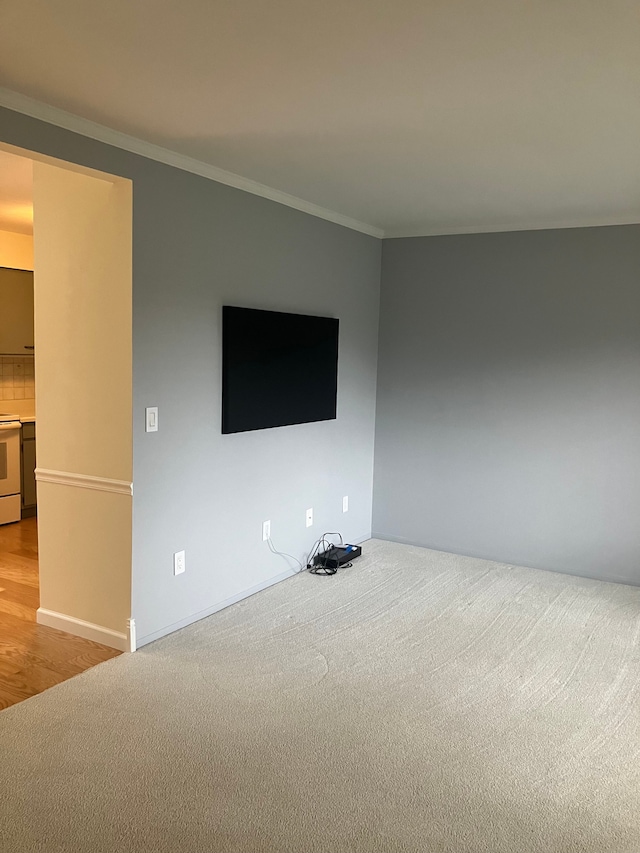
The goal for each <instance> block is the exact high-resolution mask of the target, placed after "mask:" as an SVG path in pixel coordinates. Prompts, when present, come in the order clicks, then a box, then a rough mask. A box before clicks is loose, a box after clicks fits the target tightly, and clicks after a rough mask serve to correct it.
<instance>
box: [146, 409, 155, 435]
mask: <svg viewBox="0 0 640 853" xmlns="http://www.w3.org/2000/svg"><path fill="white" fill-rule="evenodd" d="M144 411H145V415H146V430H147V432H158V407H157V406H151V407H149V408H146V409H145V410H144Z"/></svg>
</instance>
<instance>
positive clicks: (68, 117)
mask: <svg viewBox="0 0 640 853" xmlns="http://www.w3.org/2000/svg"><path fill="white" fill-rule="evenodd" d="M0 107H6V108H7V109H9V110H13V111H14V112H17V113H22V114H23V115H27V116H30V117H31V118H36V119H39V120H40V121H44V122H47V124H53V125H56V127H61V128H63V129H64V130H70V131H72V132H73V133H79V134H80V135H81V136H86V137H88V138H89V139H95V140H96V141H98V142H104V143H105V144H107V145H113V146H114V147H115V148H122V149H123V150H124V151H130V152H131V153H132V154H139V155H140V156H141V157H146V158H147V159H149V160H156V161H157V162H158V163H164V164H165V165H167V166H173V167H174V168H176V169H182V171H184V172H191V173H192V174H194V175H199V176H200V177H202V178H208V179H209V180H210V181H216V182H217V183H219V184H226V185H227V186H229V187H235V188H236V189H238V190H243V191H244V192H248V193H251V194H252V195H257V196H261V197H262V198H267V199H269V200H270V201H275V202H277V203H278V204H283V205H285V206H286V207H292V208H294V210H300V211H302V213H308V214H309V215H310V216H316V217H317V218H318V219H326V220H327V221H328V222H333V223H335V224H336V225H342V226H344V227H345V228H350V229H351V230H352V231H360V232H361V233H362V234H368V235H369V236H370V237H377V238H378V239H382V237H384V232H383V231H382V229H380V228H376V227H374V226H373V225H369V224H368V223H366V222H360V221H359V220H357V219H351V217H349V216H343V215H342V214H341V213H336V212H335V211H333V210H327V208H324V207H320V206H319V205H317V204H313V202H310V201H305V200H304V199H301V198H298V197H297V196H294V195H290V194H289V193H285V192H282V191H281V190H277V189H274V188H273V187H268V186H266V185H265V184H260V183H258V182H257V181H252V180H251V179H250V178H243V177H242V175H236V174H234V173H233V172H227V171H226V169H219V168H218V167H217V166H212V165H210V164H209V163H204V162H202V161H201V160H196V159H195V158H194V157H188V156H186V155H185V154H178V152H176V151H170V150H169V149H168V148H163V147H162V146H160V145H155V144H154V143H152V142H145V141H144V140H143V139H138V138H137V137H135V136H129V134H127V133H121V132H120V131H119V130H113V129H112V128H110V127H106V126H105V125H103V124H98V123H97V122H94V121H90V120H89V119H86V118H82V117H81V116H77V115H75V114H74V113H69V112H67V111H66V110H61V109H59V108H58V107H52V106H50V105H49V104H45V103H43V102H42V101H36V100H35V99H34V98H29V97H27V96H26V95H21V94H19V93H18V92H13V91H12V90H11V89H4V88H2V87H0Z"/></svg>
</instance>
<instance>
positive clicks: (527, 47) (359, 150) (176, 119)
mask: <svg viewBox="0 0 640 853" xmlns="http://www.w3.org/2000/svg"><path fill="white" fill-rule="evenodd" d="M0 85H2V86H4V87H6V88H8V89H11V90H13V91H15V92H18V93H21V94H23V95H27V96H29V97H32V98H36V99H38V100H40V101H42V102H44V103H46V104H50V105H53V106H55V107H58V108H61V109H64V110H67V111H69V112H71V113H74V114H76V115H78V116H82V117H84V118H87V119H91V120H92V121H95V122H99V123H101V124H104V125H106V126H107V127H110V128H114V129H116V130H119V131H122V132H124V133H126V134H129V135H132V136H134V137H138V138H139V139H142V140H146V141H148V142H152V143H154V144H156V145H160V146H163V147H165V148H167V149H170V150H171V151H175V152H179V153H181V154H184V155H188V156H189V157H192V158H195V159H197V160H199V161H202V162H203V163H206V164H212V165H214V166H217V167H221V168H222V169H226V170H229V171H231V172H234V173H237V174H239V175H242V176H245V177H247V178H250V179H252V180H254V181H258V182H261V183H262V184H266V185H267V186H269V187H273V188H275V189H277V190H281V191H283V192H286V193H289V194H292V195H293V196H296V197H298V198H300V199H304V200H306V201H307V202H311V203H313V204H316V205H320V206H321V207H323V208H327V209H329V210H331V211H335V212H337V213H339V214H341V215H343V216H347V217H351V218H353V219H356V220H359V221H360V222H363V223H368V224H369V225H372V226H375V227H377V228H380V229H383V230H384V231H385V234H386V235H388V236H397V235H412V234H435V233H459V232H467V231H492V230H512V229H520V228H544V227H565V226H566V227H568V226H576V225H592V224H593V225H596V224H611V223H617V222H638V221H640V168H639V167H640V0H606V2H603V0H519V2H517V1H516V0H485V2H482V3H481V2H478V0H393V2H392V0H324V2H317V0H313V2H312V0H242V2H238V0H180V2H178V0H160V1H159V0H109V2H106V3H105V2H98V0H30V2H28V3H25V2H24V0H3V2H2V3H1V4H0Z"/></svg>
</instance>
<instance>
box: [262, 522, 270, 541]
mask: <svg viewBox="0 0 640 853" xmlns="http://www.w3.org/2000/svg"><path fill="white" fill-rule="evenodd" d="M269 539H271V522H270V521H263V522H262V541H263V542H267V541H268V540H269Z"/></svg>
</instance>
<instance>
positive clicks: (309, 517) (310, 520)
mask: <svg viewBox="0 0 640 853" xmlns="http://www.w3.org/2000/svg"><path fill="white" fill-rule="evenodd" d="M306 522H307V527H311V525H312V524H313V507H309V509H308V510H307V517H306Z"/></svg>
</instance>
